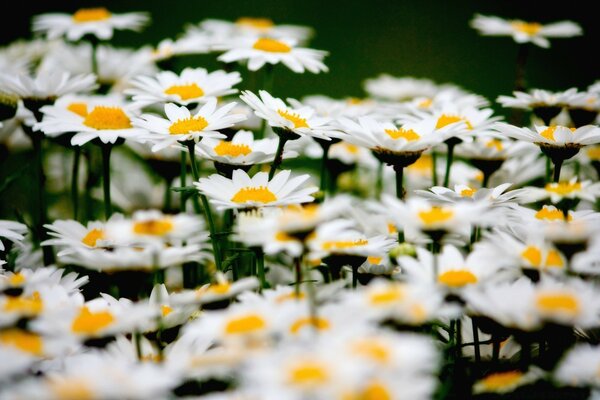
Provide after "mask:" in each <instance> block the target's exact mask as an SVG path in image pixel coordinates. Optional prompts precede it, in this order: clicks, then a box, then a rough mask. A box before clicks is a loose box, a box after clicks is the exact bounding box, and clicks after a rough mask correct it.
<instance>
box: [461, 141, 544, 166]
mask: <svg viewBox="0 0 600 400" xmlns="http://www.w3.org/2000/svg"><path fill="white" fill-rule="evenodd" d="M532 148H533V145H531V144H529V143H527V142H521V141H515V140H510V139H499V138H497V137H493V136H491V135H477V137H475V138H474V140H473V141H469V142H465V141H463V142H462V143H460V144H459V145H458V146H456V148H455V150H454V152H455V154H456V155H457V156H459V157H464V158H467V159H469V160H470V161H471V163H472V164H473V165H475V166H477V167H480V169H482V167H483V168H485V166H484V165H485V164H483V163H485V162H486V161H496V160H497V161H504V160H507V159H509V158H514V157H520V156H522V155H524V154H526V153H531V149H532Z"/></svg>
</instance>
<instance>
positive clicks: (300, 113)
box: [240, 90, 340, 140]
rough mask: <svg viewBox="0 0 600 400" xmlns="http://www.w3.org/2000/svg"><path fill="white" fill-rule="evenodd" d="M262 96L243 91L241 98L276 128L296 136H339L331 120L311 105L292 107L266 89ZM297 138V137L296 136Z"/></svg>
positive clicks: (327, 137) (324, 138)
mask: <svg viewBox="0 0 600 400" xmlns="http://www.w3.org/2000/svg"><path fill="white" fill-rule="evenodd" d="M258 94H259V96H260V98H259V97H258V96H256V95H255V94H254V93H252V92H250V91H247V90H245V91H242V95H241V96H240V98H241V99H242V100H243V101H244V102H245V103H246V104H248V105H249V106H250V107H252V109H253V110H254V112H255V113H256V115H257V116H259V117H260V118H262V119H264V120H265V121H267V122H268V124H269V125H270V126H272V127H274V128H283V129H285V130H286V131H289V132H291V133H292V134H295V136H305V135H306V136H311V137H314V138H318V139H323V140H331V138H332V137H337V136H339V134H340V133H339V132H338V131H337V128H336V127H335V126H332V125H331V120H330V119H326V118H321V117H318V116H317V115H316V113H315V111H314V110H313V109H312V108H310V107H306V106H304V107H302V108H298V109H296V108H292V107H289V106H288V105H286V104H285V103H284V101H283V100H281V99H279V98H276V97H273V96H271V95H270V94H269V93H268V92H267V91H265V90H259V92H258ZM296 138H297V137H296Z"/></svg>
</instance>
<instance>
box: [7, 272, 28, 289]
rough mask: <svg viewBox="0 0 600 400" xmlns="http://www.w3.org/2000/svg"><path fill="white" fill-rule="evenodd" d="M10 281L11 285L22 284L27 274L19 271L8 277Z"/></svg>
mask: <svg viewBox="0 0 600 400" xmlns="http://www.w3.org/2000/svg"><path fill="white" fill-rule="evenodd" d="M8 283H9V284H10V285H11V286H19V285H22V284H23V283H25V275H23V274H22V273H20V272H17V273H16V274H13V275H11V276H10V278H8Z"/></svg>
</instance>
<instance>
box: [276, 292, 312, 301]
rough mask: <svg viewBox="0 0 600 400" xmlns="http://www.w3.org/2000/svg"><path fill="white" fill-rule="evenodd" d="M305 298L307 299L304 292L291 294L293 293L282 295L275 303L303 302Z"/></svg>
mask: <svg viewBox="0 0 600 400" xmlns="http://www.w3.org/2000/svg"><path fill="white" fill-rule="evenodd" d="M305 297H306V295H305V294H304V292H300V293H296V292H291V293H286V294H281V295H279V296H277V297H276V298H275V302H276V303H283V302H286V301H289V300H302V299H304V298H305Z"/></svg>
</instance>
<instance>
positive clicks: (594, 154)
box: [587, 146, 600, 161]
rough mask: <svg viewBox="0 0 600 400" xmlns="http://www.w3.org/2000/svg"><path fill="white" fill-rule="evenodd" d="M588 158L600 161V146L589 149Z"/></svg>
mask: <svg viewBox="0 0 600 400" xmlns="http://www.w3.org/2000/svg"><path fill="white" fill-rule="evenodd" d="M587 156H588V157H589V158H590V160H592V161H597V160H600V146H592V147H589V148H588V149H587Z"/></svg>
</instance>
